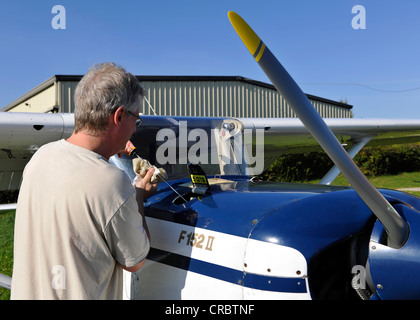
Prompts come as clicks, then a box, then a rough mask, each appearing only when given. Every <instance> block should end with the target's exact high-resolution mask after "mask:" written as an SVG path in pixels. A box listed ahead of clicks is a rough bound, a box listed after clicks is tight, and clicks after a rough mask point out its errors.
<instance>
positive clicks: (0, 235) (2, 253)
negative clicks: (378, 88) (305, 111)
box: [0, 172, 420, 300]
mask: <svg viewBox="0 0 420 320" xmlns="http://www.w3.org/2000/svg"><path fill="white" fill-rule="evenodd" d="M369 180H370V181H371V182H372V183H373V185H374V186H375V187H377V188H388V189H399V188H415V187H419V188H420V172H410V173H407V172H405V173H401V174H398V175H394V176H381V177H372V178H369ZM311 183H318V181H311ZM333 184H334V185H344V186H346V185H349V183H348V182H347V180H346V179H345V178H344V177H343V176H342V175H340V176H339V177H338V178H337V179H336V180H335V181H334V183H333ZM409 193H412V194H414V195H417V196H420V192H409ZM14 221H15V211H14V210H9V211H3V212H1V211H0V273H3V274H6V275H8V276H11V275H12V268H13V231H14ZM9 297H10V291H9V290H7V289H4V288H0V300H8V299H9Z"/></svg>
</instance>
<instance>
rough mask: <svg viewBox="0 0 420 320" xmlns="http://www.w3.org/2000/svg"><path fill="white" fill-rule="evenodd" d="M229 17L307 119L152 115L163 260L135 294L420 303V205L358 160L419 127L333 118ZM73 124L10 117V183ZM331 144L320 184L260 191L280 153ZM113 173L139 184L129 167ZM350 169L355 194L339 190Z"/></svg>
mask: <svg viewBox="0 0 420 320" xmlns="http://www.w3.org/2000/svg"><path fill="white" fill-rule="evenodd" d="M229 19H230V21H231V23H232V25H233V27H234V28H235V30H236V31H237V33H238V34H239V36H240V38H241V39H242V40H243V42H244V44H245V45H246V47H247V48H248V49H249V51H250V52H251V54H252V55H253V57H254V58H255V60H256V61H257V63H258V64H259V65H260V66H261V68H262V69H263V70H264V71H265V72H266V74H267V76H268V77H269V78H270V80H271V81H272V83H273V84H274V86H275V87H276V88H277V90H278V91H279V92H280V93H281V95H282V96H284V97H285V99H286V100H287V101H288V103H289V105H290V106H291V107H292V108H293V109H294V111H295V112H296V114H297V115H298V116H299V118H300V119H271V118H258V119H256V118H208V117H205V118H195V117H171V116H143V118H144V119H143V120H144V122H143V124H142V126H140V127H138V129H137V131H136V133H135V134H134V135H133V136H132V138H131V141H132V142H133V144H134V145H135V146H136V149H137V152H138V154H140V155H141V156H142V157H143V158H145V159H148V160H149V161H150V162H151V163H152V164H155V165H156V166H158V167H163V168H164V169H165V170H166V172H167V174H168V179H167V180H168V184H169V186H168V185H166V184H163V183H160V184H159V189H158V190H157V192H156V193H155V194H154V195H153V196H152V197H150V198H149V199H147V201H146V202H145V206H144V207H145V214H146V217H147V218H146V219H147V223H148V226H149V229H150V232H151V238H152V243H151V250H150V252H149V255H148V257H147V261H146V263H145V265H144V267H143V268H142V269H141V270H140V271H139V272H137V273H128V272H125V273H124V297H125V298H126V299H171V300H176V299H187V300H189V299H194V300H196V299H217V300H221V299H230V300H232V299H236V300H237V299H245V300H248V299H288V300H290V299H372V300H374V299H418V298H420V289H418V288H419V285H420V274H419V271H418V270H419V266H420V256H419V255H417V254H416V253H417V252H418V251H419V250H420V212H419V210H420V199H419V198H417V197H415V196H412V195H409V194H407V193H404V192H400V191H394V190H385V189H381V190H377V189H376V188H374V187H373V186H372V184H371V183H370V182H369V181H368V180H367V178H366V177H365V176H363V174H362V173H361V172H360V170H359V169H358V168H357V166H356V165H355V164H354V162H353V161H352V158H353V157H354V156H355V155H356V154H357V152H358V151H360V149H361V148H363V147H364V146H365V145H368V144H369V145H385V144H395V143H403V142H404V143H405V142H408V141H418V140H419V137H420V135H419V133H420V120H412V119H410V120H380V119H322V118H321V117H320V116H319V114H318V113H317V112H316V111H315V109H314V108H313V106H312V105H311V104H310V102H309V100H308V99H307V97H306V96H305V95H304V94H303V92H302V91H301V90H300V88H299V87H298V86H297V84H296V83H295V82H294V80H293V79H292V78H291V77H290V75H289V74H288V73H287V71H286V70H285V69H284V68H283V66H282V65H281V64H280V63H279V62H278V61H277V59H276V58H275V57H274V55H273V54H272V53H271V52H270V50H269V49H268V48H267V46H266V45H265V44H264V43H263V42H262V41H261V40H260V38H259V37H258V36H257V35H256V34H255V32H254V31H253V30H252V29H251V28H250V27H249V26H248V24H246V22H245V21H244V20H243V19H242V18H241V17H240V16H239V15H237V14H236V13H234V12H229ZM73 121H74V120H73V115H72V114H28V113H26V114H24V113H0V149H1V151H3V152H0V161H1V163H2V166H1V168H0V170H1V172H2V175H1V176H0V185H7V186H9V187H10V188H12V187H16V188H17V187H18V185H19V181H20V178H21V172H22V170H23V168H24V166H25V164H26V163H27V161H28V160H29V159H30V157H31V156H32V154H33V153H34V152H35V151H36V150H37V149H38V148H39V147H40V146H41V145H43V144H45V143H48V142H50V141H55V140H59V139H64V138H67V137H68V136H70V135H71V133H72V131H73V125H74V122H73ZM343 146H347V147H348V150H347V151H346V150H345V149H344V147H343ZM320 147H322V148H323V149H324V150H325V152H326V153H327V154H328V155H329V156H330V158H331V159H332V160H333V162H334V164H335V166H334V167H333V168H332V169H331V170H330V171H329V172H328V174H327V175H326V176H325V177H324V178H323V179H322V181H321V182H320V184H316V185H312V184H298V183H274V182H265V181H259V180H258V178H257V176H258V174H259V173H261V172H262V170H264V169H265V168H267V167H268V166H269V165H270V163H272V161H274V160H275V159H277V158H278V156H279V155H280V154H283V153H290V152H301V151H302V150H305V151H307V150H309V149H310V150H315V149H320ZM110 162H111V163H112V164H114V165H116V166H118V167H119V168H121V169H122V170H124V171H125V172H126V173H127V174H128V175H129V176H131V177H132V178H133V177H134V172H133V171H132V165H131V159H130V157H128V156H125V155H123V156H121V157H118V156H114V157H112V158H111V159H110ZM340 172H341V173H343V175H344V176H345V178H346V179H347V180H348V181H349V182H350V183H351V185H352V187H345V186H332V185H331V182H332V181H333V180H334V179H335V177H336V176H337V175H338V174H339V173H340ZM417 229H419V230H417ZM0 282H2V283H3V286H5V287H6V286H7V285H8V284H9V285H10V279H9V278H8V277H0Z"/></svg>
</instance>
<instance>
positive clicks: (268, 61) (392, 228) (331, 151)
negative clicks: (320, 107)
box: [228, 11, 409, 248]
mask: <svg viewBox="0 0 420 320" xmlns="http://www.w3.org/2000/svg"><path fill="white" fill-rule="evenodd" d="M228 15H229V20H230V22H231V24H232V26H233V27H234V29H235V30H236V32H237V33H238V35H239V37H240V38H241V39H242V41H243V43H244V44H245V46H246V47H247V48H248V50H249V51H250V53H251V55H252V56H253V57H254V58H255V60H256V61H257V62H258V64H259V66H260V67H261V68H262V69H263V71H264V72H265V73H266V75H267V76H268V78H269V79H270V80H271V82H272V83H273V85H274V86H275V87H276V89H277V91H279V93H281V95H282V96H283V97H284V98H285V100H286V101H287V103H288V104H289V105H290V107H291V108H292V109H293V111H294V112H295V113H296V114H297V116H298V117H299V119H300V120H301V121H302V123H303V124H304V125H305V126H306V128H307V129H308V130H309V132H310V133H311V134H312V136H313V137H314V138H315V139H316V140H317V141H318V143H319V144H320V145H321V147H322V148H323V149H324V150H325V152H326V153H327V154H328V156H329V157H330V158H331V160H332V161H333V162H334V163H335V165H336V166H337V167H338V168H339V169H340V171H341V172H342V173H343V175H344V177H345V178H346V179H347V181H348V182H349V183H350V184H351V185H352V187H353V188H354V190H355V191H356V192H357V193H358V195H359V196H360V197H361V198H362V200H363V201H364V202H365V203H366V205H367V206H368V207H369V208H370V210H372V212H373V213H374V214H375V216H376V217H377V218H378V219H379V221H381V223H382V224H383V226H384V228H385V230H386V232H387V234H388V245H389V246H390V247H392V248H401V247H402V246H403V245H404V243H405V242H406V241H407V238H408V234H409V228H408V225H407V223H406V222H405V221H404V220H403V219H402V217H401V216H400V215H399V214H398V212H397V211H396V210H395V209H394V208H393V207H392V205H391V204H390V203H389V202H388V201H387V200H386V199H385V198H384V197H383V196H382V195H381V194H380V193H379V191H378V190H376V188H375V187H374V186H373V185H372V184H371V183H370V181H369V180H368V179H367V178H366V177H365V175H364V174H363V173H362V172H361V171H360V169H359V168H358V167H357V165H356V164H355V163H354V162H353V160H352V159H351V158H350V156H349V155H348V153H347V152H346V150H345V149H344V148H343V146H342V145H341V143H340V142H339V141H338V140H337V138H336V137H335V135H334V134H333V133H332V131H331V130H330V129H329V128H328V126H327V125H326V124H325V122H324V120H323V119H322V118H321V116H320V115H319V113H318V112H317V111H316V110H315V108H314V107H313V105H312V104H311V102H310V101H309V99H308V98H307V97H306V95H305V94H304V93H303V91H302V90H301V89H300V88H299V86H298V85H297V84H296V82H295V81H294V80H293V78H292V77H291V76H290V75H289V73H288V72H287V71H286V70H285V69H284V68H283V66H282V65H281V64H280V62H279V61H278V60H277V59H276V57H275V56H274V55H273V54H272V53H271V51H270V50H269V49H268V48H267V47H266V45H265V44H264V43H263V42H262V41H261V39H260V38H259V37H258V35H257V34H256V33H255V32H254V31H253V30H252V29H251V27H250V26H249V25H248V24H247V23H246V22H245V21H244V20H243V19H242V18H241V17H240V16H239V15H238V14H237V13H235V12H233V11H229V13H228Z"/></svg>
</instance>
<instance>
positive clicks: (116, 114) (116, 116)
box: [112, 107, 124, 126]
mask: <svg viewBox="0 0 420 320" xmlns="http://www.w3.org/2000/svg"><path fill="white" fill-rule="evenodd" d="M123 112H124V108H123V107H119V108H118V109H117V110H116V111H115V112H114V114H113V119H112V120H113V122H114V124H115V125H116V126H120V125H121V120H122V114H123Z"/></svg>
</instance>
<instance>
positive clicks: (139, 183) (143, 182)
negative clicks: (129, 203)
mask: <svg viewBox="0 0 420 320" xmlns="http://www.w3.org/2000/svg"><path fill="white" fill-rule="evenodd" d="M154 172H155V169H154V168H153V167H152V168H150V169H149V170H148V171H147V172H146V174H145V176H144V177H140V176H137V179H136V184H135V186H136V189H137V196H138V197H141V201H143V200H144V199H147V198H149V197H150V196H151V195H153V194H154V193H155V192H156V190H157V187H158V183H151V181H150V180H151V179H152V176H153V173H154ZM139 200H140V199H139Z"/></svg>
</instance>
